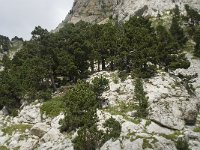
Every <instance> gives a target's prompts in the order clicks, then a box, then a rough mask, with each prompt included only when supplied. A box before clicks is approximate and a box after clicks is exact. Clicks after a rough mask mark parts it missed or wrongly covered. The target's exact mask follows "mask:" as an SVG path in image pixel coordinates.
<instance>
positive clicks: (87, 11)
mask: <svg viewBox="0 0 200 150" xmlns="http://www.w3.org/2000/svg"><path fill="white" fill-rule="evenodd" d="M186 4H188V5H189V6H191V7H192V8H194V9H196V10H198V11H200V1H199V0H75V1H74V5H73V7H72V9H71V11H70V12H69V14H68V15H67V16H66V18H65V20H64V21H63V22H62V23H60V24H59V25H58V27H57V28H56V30H55V31H58V30H59V29H60V28H62V27H63V26H64V24H66V23H77V22H79V21H81V20H82V21H85V22H90V23H99V24H102V23H105V22H107V20H108V19H109V18H115V19H117V20H118V21H126V20H128V19H129V18H130V16H135V15H136V16H153V17H155V16H157V15H158V14H161V15H163V14H164V13H165V12H169V10H171V9H173V8H175V5H178V6H179V8H180V10H181V12H182V13H185V9H184V6H185V5H186Z"/></svg>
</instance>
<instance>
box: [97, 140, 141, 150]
mask: <svg viewBox="0 0 200 150" xmlns="http://www.w3.org/2000/svg"><path fill="white" fill-rule="evenodd" d="M142 145H143V140H142V139H136V140H135V141H130V140H116V141H113V140H109V141H107V142H106V143H105V144H104V145H103V146H102V147H101V149H100V150H143V148H142Z"/></svg>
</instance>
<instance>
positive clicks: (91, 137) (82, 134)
mask: <svg viewBox="0 0 200 150" xmlns="http://www.w3.org/2000/svg"><path fill="white" fill-rule="evenodd" d="M103 141H104V133H103V132H102V131H98V130H97V127H96V126H95V125H94V126H92V127H90V128H86V127H83V128H81V129H80V130H79V131H78V136H77V137H76V138H75V139H74V140H73V143H74V149H75V150H96V149H99V148H100V147H101V146H102V144H103Z"/></svg>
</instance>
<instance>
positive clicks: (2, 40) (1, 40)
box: [0, 35, 11, 53]
mask: <svg viewBox="0 0 200 150" xmlns="http://www.w3.org/2000/svg"><path fill="white" fill-rule="evenodd" d="M10 46H11V42H10V39H9V38H8V37H6V36H3V35H0V52H1V53H2V52H8V50H9V49H10Z"/></svg>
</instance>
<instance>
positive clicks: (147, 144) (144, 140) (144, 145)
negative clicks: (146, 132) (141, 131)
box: [142, 139, 153, 149]
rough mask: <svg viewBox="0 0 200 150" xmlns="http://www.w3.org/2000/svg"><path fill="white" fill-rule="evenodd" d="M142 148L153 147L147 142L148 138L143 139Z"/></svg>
mask: <svg viewBox="0 0 200 150" xmlns="http://www.w3.org/2000/svg"><path fill="white" fill-rule="evenodd" d="M142 148H143V149H145V148H153V146H152V145H151V144H150V143H149V140H148V139H143V145H142Z"/></svg>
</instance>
